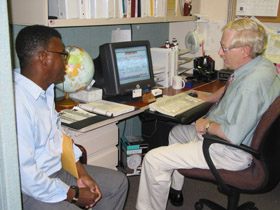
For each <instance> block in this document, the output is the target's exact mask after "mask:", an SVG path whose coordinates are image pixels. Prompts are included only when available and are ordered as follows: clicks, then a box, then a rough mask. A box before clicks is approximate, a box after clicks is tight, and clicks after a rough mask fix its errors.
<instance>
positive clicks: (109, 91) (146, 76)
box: [94, 41, 155, 99]
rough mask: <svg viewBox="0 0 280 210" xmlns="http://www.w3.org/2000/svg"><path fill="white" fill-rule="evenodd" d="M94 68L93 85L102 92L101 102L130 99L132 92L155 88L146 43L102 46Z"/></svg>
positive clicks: (107, 44)
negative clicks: (139, 89) (102, 100)
mask: <svg viewBox="0 0 280 210" xmlns="http://www.w3.org/2000/svg"><path fill="white" fill-rule="evenodd" d="M94 65H95V74H94V79H95V85H94V86H95V87H99V88H102V89H103V96H104V97H103V98H105V99H106V98H112V97H121V96H128V97H127V98H132V91H133V90H134V89H137V88H141V89H142V90H144V91H145V90H147V89H150V88H151V87H153V86H154V85H155V81H154V75H153V65H152V59H151V52H150V43H149V41H131V42H117V43H106V44H103V45H101V46H100V47H99V56H98V57H97V58H96V59H95V60H94Z"/></svg>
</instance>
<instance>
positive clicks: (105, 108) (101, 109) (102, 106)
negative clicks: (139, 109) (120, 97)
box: [79, 100, 135, 117]
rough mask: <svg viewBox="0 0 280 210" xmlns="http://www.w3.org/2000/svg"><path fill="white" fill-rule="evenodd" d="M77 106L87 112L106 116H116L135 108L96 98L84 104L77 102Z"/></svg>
mask: <svg viewBox="0 0 280 210" xmlns="http://www.w3.org/2000/svg"><path fill="white" fill-rule="evenodd" d="M79 107H80V108H81V109H83V110H86V111H88V112H92V113H96V114H100V115H104V116H108V117H116V116H119V115H121V114H125V113H128V112H131V111H133V110H135V107H134V106H130V105H126V104H120V103H116V102H112V101H106V100H97V101H93V102H89V103H85V104H79Z"/></svg>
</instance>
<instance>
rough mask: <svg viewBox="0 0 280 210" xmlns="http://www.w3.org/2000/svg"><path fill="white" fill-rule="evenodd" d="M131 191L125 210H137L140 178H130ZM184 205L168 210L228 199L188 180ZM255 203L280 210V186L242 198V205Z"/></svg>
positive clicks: (188, 209)
mask: <svg viewBox="0 0 280 210" xmlns="http://www.w3.org/2000/svg"><path fill="white" fill-rule="evenodd" d="M128 179H129V183H130V189H129V193H128V199H127V202H126V205H125V209H124V210H135V203H136V198H137V191H138V185H139V176H133V177H129V178H128ZM183 194H184V199H185V201H184V205H183V206H181V207H174V206H172V205H171V204H169V203H168V205H167V208H166V209H167V210H194V203H195V202H196V201H197V200H198V199H199V198H207V199H210V200H213V201H217V202H218V203H220V204H223V205H225V204H226V197H225V196H224V195H223V194H221V193H219V192H218V190H217V188H216V186H215V185H214V184H211V183H207V182H202V181H198V180H191V179H186V180H185V185H184V188H183ZM249 200H250V201H253V202H255V203H256V205H257V207H258V208H259V210H279V209H280V184H279V185H278V186H277V187H276V188H275V189H274V190H273V191H271V192H269V193H265V194H260V195H245V194H242V195H241V197H240V203H242V202H245V201H249ZM204 209H205V210H207V208H206V207H205V208H204ZM158 210H163V209H158Z"/></svg>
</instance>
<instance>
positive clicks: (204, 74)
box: [193, 56, 217, 82]
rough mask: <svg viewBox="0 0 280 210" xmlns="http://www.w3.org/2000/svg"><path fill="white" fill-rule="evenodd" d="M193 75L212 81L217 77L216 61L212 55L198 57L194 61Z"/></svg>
mask: <svg viewBox="0 0 280 210" xmlns="http://www.w3.org/2000/svg"><path fill="white" fill-rule="evenodd" d="M193 65H194V69H193V76H194V78H195V79H197V80H198V81H205V82H210V81H212V80H215V79H216V78H217V71H216V70H215V61H214V60H213V59H212V58H211V57H210V56H202V57H197V58H195V59H194V61H193Z"/></svg>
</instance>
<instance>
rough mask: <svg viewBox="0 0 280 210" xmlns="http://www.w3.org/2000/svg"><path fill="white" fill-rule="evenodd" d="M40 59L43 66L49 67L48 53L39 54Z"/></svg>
mask: <svg viewBox="0 0 280 210" xmlns="http://www.w3.org/2000/svg"><path fill="white" fill-rule="evenodd" d="M38 59H39V62H40V63H41V65H42V66H47V64H48V53H47V52H46V51H44V50H42V51H40V52H39V53H38Z"/></svg>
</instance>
